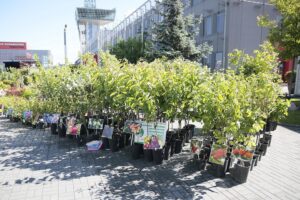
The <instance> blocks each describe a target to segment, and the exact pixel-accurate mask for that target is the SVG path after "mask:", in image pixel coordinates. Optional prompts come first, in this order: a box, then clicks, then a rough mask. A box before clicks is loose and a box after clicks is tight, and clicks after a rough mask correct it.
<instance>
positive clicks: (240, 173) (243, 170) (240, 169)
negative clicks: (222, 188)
mask: <svg viewBox="0 0 300 200" xmlns="http://www.w3.org/2000/svg"><path fill="white" fill-rule="evenodd" d="M249 169H250V166H242V165H239V164H235V165H234V168H233V169H232V170H231V171H230V174H231V176H232V178H233V179H234V180H235V181H237V182H238V183H246V182H247V178H248V174H249Z"/></svg>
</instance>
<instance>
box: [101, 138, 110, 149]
mask: <svg viewBox="0 0 300 200" xmlns="http://www.w3.org/2000/svg"><path fill="white" fill-rule="evenodd" d="M102 143H103V148H104V149H109V148H110V146H109V139H108V138H102Z"/></svg>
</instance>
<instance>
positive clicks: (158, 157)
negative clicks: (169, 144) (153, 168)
mask: <svg viewBox="0 0 300 200" xmlns="http://www.w3.org/2000/svg"><path fill="white" fill-rule="evenodd" d="M153 161H154V163H155V164H157V165H160V164H162V162H163V150H162V149H154V150H153Z"/></svg>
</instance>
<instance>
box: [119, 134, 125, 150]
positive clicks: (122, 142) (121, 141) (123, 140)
mask: <svg viewBox="0 0 300 200" xmlns="http://www.w3.org/2000/svg"><path fill="white" fill-rule="evenodd" d="M125 141H126V135H125V134H121V135H120V138H119V148H120V149H123V148H124V147H125Z"/></svg>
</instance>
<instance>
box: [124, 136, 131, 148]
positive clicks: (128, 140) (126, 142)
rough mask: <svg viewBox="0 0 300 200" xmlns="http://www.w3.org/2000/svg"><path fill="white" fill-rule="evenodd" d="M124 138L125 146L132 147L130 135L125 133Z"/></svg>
mask: <svg viewBox="0 0 300 200" xmlns="http://www.w3.org/2000/svg"><path fill="white" fill-rule="evenodd" d="M123 136H124V140H125V141H124V145H125V146H129V145H130V142H131V141H130V134H127V133H123Z"/></svg>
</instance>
